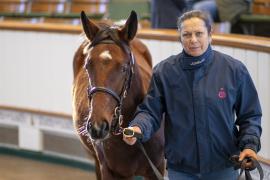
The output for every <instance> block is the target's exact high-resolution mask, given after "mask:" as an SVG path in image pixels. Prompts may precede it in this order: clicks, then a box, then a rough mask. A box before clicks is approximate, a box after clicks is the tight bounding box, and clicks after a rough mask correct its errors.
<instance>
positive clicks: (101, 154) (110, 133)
mask: <svg viewBox="0 0 270 180" xmlns="http://www.w3.org/2000/svg"><path fill="white" fill-rule="evenodd" d="M81 21H82V26H83V30H84V33H85V36H86V39H85V41H84V42H83V43H82V44H81V45H80V47H79V48H78V50H77V51H76V53H75V56H74V60H73V71H74V82H73V122H74V125H75V129H76V130H77V133H78V135H79V137H80V140H81V142H82V144H83V145H84V146H85V147H86V149H87V151H88V152H89V153H90V154H91V156H92V157H93V158H94V160H95V167H96V177H97V179H98V180H113V179H115V180H119V179H123V180H124V179H125V180H130V179H133V177H134V176H143V177H144V178H145V179H149V180H150V179H151V180H154V179H157V178H156V176H155V174H154V173H153V171H152V169H151V167H150V165H149V163H148V161H147V159H146V158H145V156H144V154H143V153H142V152H141V150H140V149H139V147H138V145H134V146H130V145H127V144H126V143H125V142H124V141H123V140H122V138H123V137H122V133H121V130H122V128H123V127H128V125H129V122H130V121H131V120H132V118H133V115H134V113H135V110H136V107H137V105H138V104H139V103H141V102H142V100H143V98H144V96H145V94H146V92H147V89H148V86H149V81H150V78H151V75H152V59H151V55H150V53H149V50H148V49H147V47H146V46H145V45H144V44H143V43H142V42H141V41H140V40H138V39H137V38H135V35H136V33H137V26H138V20H137V14H136V13H135V12H134V11H132V12H131V14H130V16H129V17H128V19H127V21H126V23H125V25H123V26H110V25H108V24H96V23H94V22H93V21H91V20H90V19H88V17H87V16H86V15H85V13H84V12H82V13H81ZM143 146H144V148H145V150H146V152H147V153H148V155H149V157H150V159H151V160H152V162H153V163H154V165H155V166H156V167H157V168H158V170H159V171H160V172H161V174H162V175H164V171H165V161H164V151H163V147H164V137H163V130H162V128H160V130H159V131H158V132H157V133H156V134H154V136H153V137H152V138H151V139H150V140H149V141H147V142H145V143H143Z"/></svg>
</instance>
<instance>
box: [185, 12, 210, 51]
mask: <svg viewBox="0 0 270 180" xmlns="http://www.w3.org/2000/svg"><path fill="white" fill-rule="evenodd" d="M180 39H181V43H182V46H183V48H184V50H185V52H186V53H187V54H189V55H191V56H200V55H202V54H203V53H204V52H205V51H206V50H207V48H208V45H209V44H210V43H211V40H212V38H211V33H208V31H207V28H206V26H205V23H204V21H203V20H202V19H199V18H197V17H194V18H191V19H187V20H185V21H183V23H182V26H181V31H180Z"/></svg>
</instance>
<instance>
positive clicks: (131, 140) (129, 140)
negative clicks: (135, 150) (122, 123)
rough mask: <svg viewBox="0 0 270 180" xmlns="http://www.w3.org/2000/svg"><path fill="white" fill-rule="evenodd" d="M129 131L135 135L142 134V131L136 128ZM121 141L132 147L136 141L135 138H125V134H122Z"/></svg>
mask: <svg viewBox="0 0 270 180" xmlns="http://www.w3.org/2000/svg"><path fill="white" fill-rule="evenodd" d="M129 129H132V130H133V131H134V132H136V133H139V134H142V131H141V129H140V128H139V127H138V126H133V127H129ZM123 140H124V141H125V142H126V143H127V144H129V145H134V144H135V143H136V141H137V138H136V137H130V136H126V135H125V134H123Z"/></svg>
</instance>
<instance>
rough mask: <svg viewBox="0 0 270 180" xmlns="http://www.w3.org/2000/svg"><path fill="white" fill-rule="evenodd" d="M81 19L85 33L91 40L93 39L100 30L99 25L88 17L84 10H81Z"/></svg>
mask: <svg viewBox="0 0 270 180" xmlns="http://www.w3.org/2000/svg"><path fill="white" fill-rule="evenodd" d="M81 21H82V26H83V31H84V33H85V35H86V36H87V38H88V39H89V40H90V41H92V40H93V38H94V37H95V35H96V34H97V32H98V31H99V27H98V26H97V25H96V24H95V23H93V22H92V21H90V20H89V19H88V17H87V16H86V14H85V12H84V11H82V12H81Z"/></svg>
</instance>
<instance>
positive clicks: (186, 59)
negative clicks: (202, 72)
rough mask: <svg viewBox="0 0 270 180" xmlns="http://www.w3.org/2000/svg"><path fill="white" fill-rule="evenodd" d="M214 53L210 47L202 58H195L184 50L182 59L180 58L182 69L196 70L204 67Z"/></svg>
mask: <svg viewBox="0 0 270 180" xmlns="http://www.w3.org/2000/svg"><path fill="white" fill-rule="evenodd" d="M211 52H212V48H211V46H210V45H209V46H208V48H207V50H206V51H205V52H204V53H203V54H202V55H200V56H197V57H193V56H190V55H189V54H187V53H186V52H185V51H184V50H183V51H182V53H181V54H182V58H180V64H181V67H182V68H183V69H184V70H188V69H196V68H199V67H201V66H202V65H204V64H205V63H206V62H207V61H209V56H210V54H211Z"/></svg>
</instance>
